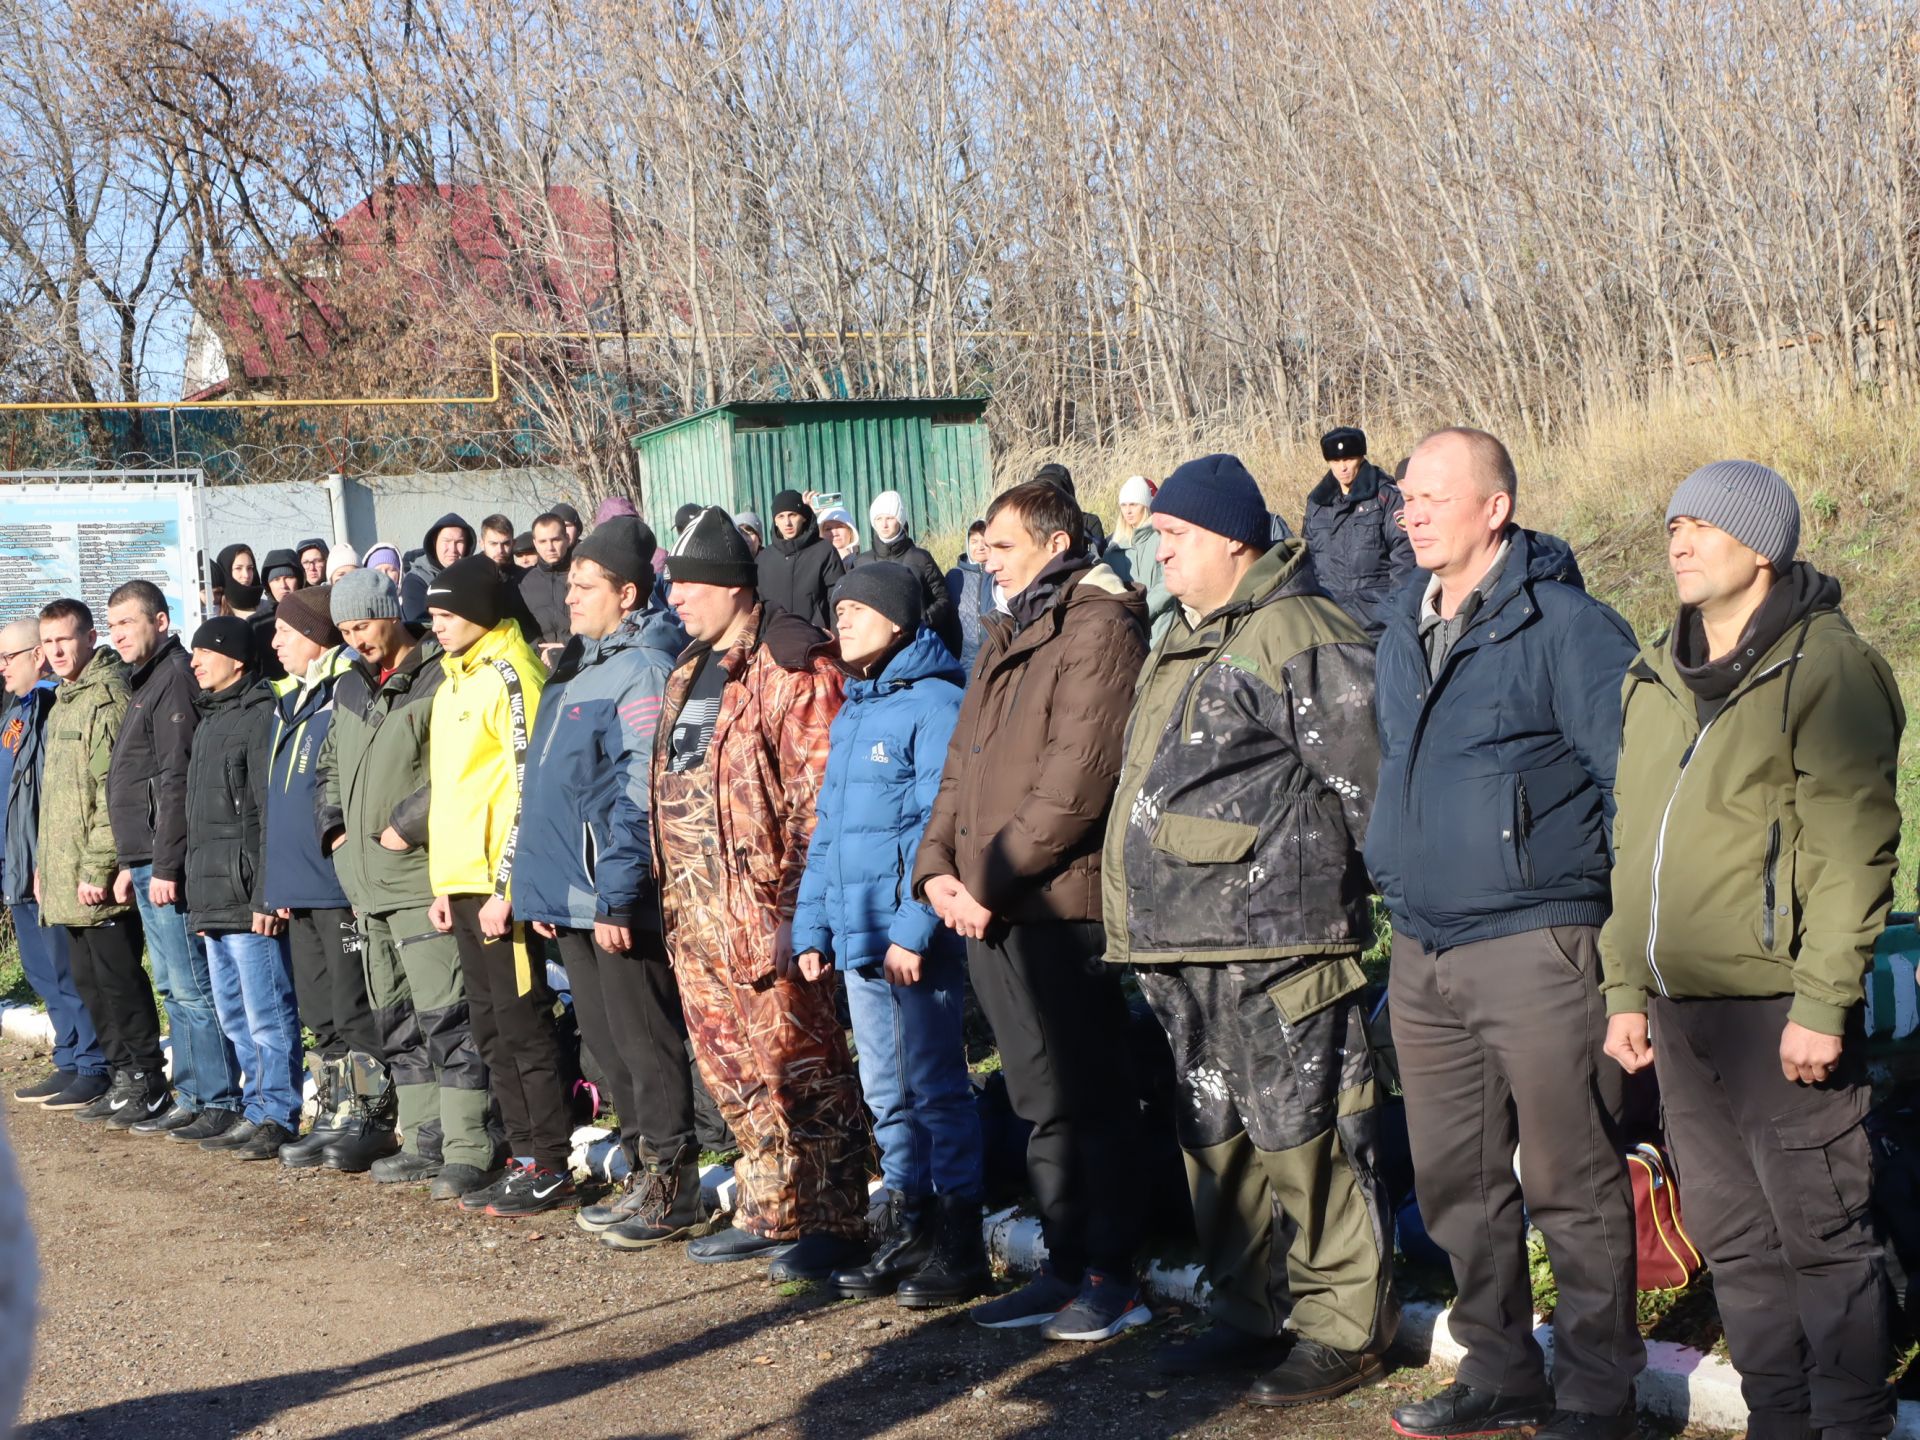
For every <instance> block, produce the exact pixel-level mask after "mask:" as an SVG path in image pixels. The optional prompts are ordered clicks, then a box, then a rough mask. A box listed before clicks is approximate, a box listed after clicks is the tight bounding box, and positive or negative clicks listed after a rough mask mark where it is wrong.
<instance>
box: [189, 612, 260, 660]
mask: <svg viewBox="0 0 1920 1440" xmlns="http://www.w3.org/2000/svg"><path fill="white" fill-rule="evenodd" d="M187 648H188V649H190V650H211V651H213V653H214V654H216V655H224V656H226V657H227V658H228V659H229V660H238V661H239V662H240V663H241V664H242V665H251V664H253V662H254V659H255V656H256V651H255V648H254V643H253V626H252V625H250V624H249V623H248V622H246V621H245V620H242V619H241V618H240V617H239V616H238V615H216V616H214V617H213V619H211V620H208V621H206V622H205V623H204V624H202V625H201V627H200V628H199V629H198V630H196V631H194V632H193V644H192V645H190V646H188V647H187Z"/></svg>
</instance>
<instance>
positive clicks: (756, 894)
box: [653, 606, 845, 985]
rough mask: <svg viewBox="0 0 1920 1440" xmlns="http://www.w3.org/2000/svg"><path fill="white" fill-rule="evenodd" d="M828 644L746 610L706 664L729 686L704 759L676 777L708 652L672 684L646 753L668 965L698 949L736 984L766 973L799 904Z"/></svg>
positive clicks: (825, 720) (827, 719)
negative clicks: (678, 747) (745, 621)
mask: <svg viewBox="0 0 1920 1440" xmlns="http://www.w3.org/2000/svg"><path fill="white" fill-rule="evenodd" d="M828 643H829V642H828V640H827V637H826V636H825V635H824V634H822V633H821V632H820V631H819V630H816V629H815V628H814V627H813V626H811V625H809V624H808V623H807V622H806V621H804V620H801V619H799V618H797V617H796V616H793V615H789V614H787V613H786V612H785V611H781V610H770V609H767V608H766V607H764V606H763V607H761V608H760V609H759V610H757V611H755V613H754V616H753V620H752V622H751V623H750V624H749V625H748V626H747V628H746V630H745V631H744V632H743V633H742V634H741V636H740V638H739V639H738V640H737V641H735V642H734V645H733V647H732V648H731V649H729V650H728V651H727V652H726V654H724V655H721V656H717V657H715V662H714V663H717V664H720V665H722V666H724V667H726V672H727V685H726V689H725V691H724V692H723V693H722V695H721V699H720V713H719V715H718V717H717V718H716V720H715V721H714V727H713V739H712V741H711V742H710V743H709V744H708V746H707V753H706V758H705V760H704V761H703V762H702V763H701V764H700V765H698V766H696V767H694V768H693V769H691V770H689V771H686V772H684V773H682V774H678V775H675V774H672V773H670V772H669V770H668V767H667V761H668V759H669V757H670V755H671V751H672V745H671V737H672V734H673V727H674V722H675V721H676V720H678V719H679V716H680V711H681V709H682V708H683V707H684V706H685V704H686V700H687V692H688V691H689V690H690V689H691V688H692V686H693V680H694V676H695V675H696V674H697V673H698V670H699V662H700V661H701V659H703V658H704V657H705V656H706V655H707V654H708V653H709V647H707V646H705V645H695V646H694V647H692V648H691V649H689V650H688V651H687V652H686V654H684V655H683V656H681V658H680V663H679V665H677V666H676V667H675V669H674V672H673V674H672V675H671V676H670V677H669V678H668V680H667V693H666V699H665V701H664V703H663V705H662V707H661V714H660V728H659V730H658V732H657V734H656V739H655V742H654V751H653V829H654V846H653V855H654V869H655V872H656V874H657V875H658V877H659V883H660V911H661V922H662V925H663V927H664V929H665V931H666V936H667V945H668V950H669V953H670V954H671V955H672V957H673V959H674V963H675V964H676V965H678V964H681V963H682V962H683V957H684V956H685V955H686V954H687V953H689V950H690V949H691V948H693V947H698V948H699V949H701V950H704V951H707V952H710V953H709V954H708V955H707V958H706V959H705V961H704V963H705V964H707V965H709V966H714V967H716V968H723V969H725V970H726V971H727V972H728V973H730V974H731V975H732V976H733V980H734V983H735V984H739V985H752V984H755V983H756V982H759V981H761V980H764V979H765V978H766V977H767V976H768V975H770V974H772V973H773V948H774V936H775V933H776V931H778V929H779V928H780V926H781V925H783V924H786V923H787V922H789V921H791V920H792V919H793V909H794V905H795V902H796V901H797V900H798V899H799V895H800V878H801V876H802V875H803V874H805V872H806V868H807V844H808V842H809V841H810V840H811V839H812V838H813V827H814V821H815V810H814V802H815V799H816V797H817V796H818V795H819V793H820V782H821V779H822V777H823V776H824V775H825V774H826V769H827V732H828V730H829V729H830V728H831V727H832V724H833V717H834V715H835V714H836V713H838V711H839V709H840V701H841V698H842V687H843V684H844V681H845V676H844V675H843V673H842V672H841V670H840V669H839V667H838V666H836V665H835V664H834V663H833V661H832V660H831V659H830V658H828V655H827V654H826V653H825V649H826V647H827V645H828Z"/></svg>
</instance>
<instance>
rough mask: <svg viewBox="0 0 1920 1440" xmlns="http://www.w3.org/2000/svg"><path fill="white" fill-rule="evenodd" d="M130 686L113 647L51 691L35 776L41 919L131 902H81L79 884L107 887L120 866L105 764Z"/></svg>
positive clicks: (101, 912)
mask: <svg viewBox="0 0 1920 1440" xmlns="http://www.w3.org/2000/svg"><path fill="white" fill-rule="evenodd" d="M131 698H132V692H131V691H130V690H129V689H128V687H127V667H126V666H125V665H124V664H122V663H121V660H120V657H119V656H118V655H116V654H114V652H113V650H112V648H111V647H109V646H106V645H102V646H101V647H100V648H99V649H98V650H95V651H94V652H93V658H92V659H91V660H89V661H88V662H87V668H86V669H84V670H82V671H81V672H80V673H79V674H78V675H76V676H74V678H73V679H71V680H65V681H62V682H61V683H60V685H59V686H57V687H56V688H55V689H54V692H53V717H52V718H51V719H50V720H48V721H47V735H46V747H47V758H46V764H45V768H44V770H43V771H42V772H41V777H40V897H41V898H40V919H41V921H42V922H43V923H45V924H48V925H71V926H73V927H74V928H75V929H85V928H86V927H87V926H89V925H97V924H99V923H100V922H101V921H102V920H110V919H112V918H113V917H114V916H116V915H122V914H125V913H126V912H127V911H128V910H130V909H131V908H132V907H131V906H129V905H116V904H114V903H113V901H112V900H111V899H109V900H108V901H107V902H106V903H105V904H103V905H82V904H81V903H80V896H79V893H78V892H79V888H80V885H81V882H83V881H84V882H85V883H87V884H89V885H111V884H112V883H113V872H114V871H115V870H116V869H117V868H118V862H117V861H116V859H115V858H114V849H113V826H112V825H111V824H110V823H109V821H108V819H107V767H108V766H109V765H111V764H112V763H113V742H114V741H115V740H116V739H118V738H119V735H120V725H121V722H122V721H124V720H125V719H126V715H127V704H128V702H129V700H130V699H131Z"/></svg>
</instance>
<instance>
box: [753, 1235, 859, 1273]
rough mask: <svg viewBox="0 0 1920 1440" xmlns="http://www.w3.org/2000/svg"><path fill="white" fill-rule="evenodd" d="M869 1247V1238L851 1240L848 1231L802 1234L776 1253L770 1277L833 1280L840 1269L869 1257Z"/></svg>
mask: <svg viewBox="0 0 1920 1440" xmlns="http://www.w3.org/2000/svg"><path fill="white" fill-rule="evenodd" d="M869 1248H870V1247H869V1246H868V1244H867V1242H866V1241H865V1240H849V1239H848V1238H847V1237H846V1236H844V1235H823V1234H821V1233H819V1232H818V1231H816V1232H814V1233H813V1234H811V1235H802V1236H801V1237H800V1238H799V1239H798V1240H796V1241H794V1242H793V1244H791V1245H789V1246H788V1247H787V1248H786V1250H785V1251H784V1252H783V1253H782V1254H780V1255H776V1256H775V1257H774V1260H773V1264H771V1265H769V1266H768V1267H767V1279H768V1281H770V1282H771V1283H772V1284H775V1285H785V1284H787V1283H789V1282H790V1281H794V1280H831V1279H832V1278H833V1277H834V1275H835V1274H836V1273H837V1272H839V1271H841V1270H845V1269H849V1268H851V1267H853V1266H855V1265H858V1264H859V1263H860V1262H861V1261H862V1260H864V1259H866V1258H867V1254H868V1251H869Z"/></svg>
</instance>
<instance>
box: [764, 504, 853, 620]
mask: <svg viewBox="0 0 1920 1440" xmlns="http://www.w3.org/2000/svg"><path fill="white" fill-rule="evenodd" d="M805 513H806V517H807V519H806V523H805V524H804V525H802V526H801V527H800V533H799V534H797V535H795V536H794V537H793V538H792V539H791V540H787V539H784V538H782V537H781V536H779V535H777V534H776V535H769V536H768V537H767V543H766V544H765V545H763V546H761V547H760V558H759V560H758V561H757V562H756V563H757V564H758V565H759V568H760V598H761V599H762V600H764V601H766V602H767V604H769V605H771V606H773V607H774V608H775V609H776V610H785V611H786V612H787V613H788V614H789V615H798V616H799V617H800V618H801V619H802V620H804V621H806V622H807V623H808V624H809V625H812V626H814V627H815V628H817V629H820V630H831V629H832V628H833V617H832V613H831V611H830V609H829V607H828V604H827V595H828V593H829V592H830V591H832V589H833V587H834V586H835V585H836V584H838V583H839V580H840V577H841V576H842V575H844V574H846V573H847V572H846V567H845V566H844V565H842V564H841V563H840V552H839V551H837V550H835V549H834V548H833V546H832V544H830V543H829V542H828V541H827V540H826V539H824V538H823V537H822V536H821V534H820V527H819V526H818V525H817V524H816V523H814V518H813V512H812V511H811V510H809V511H807V512H805Z"/></svg>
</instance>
